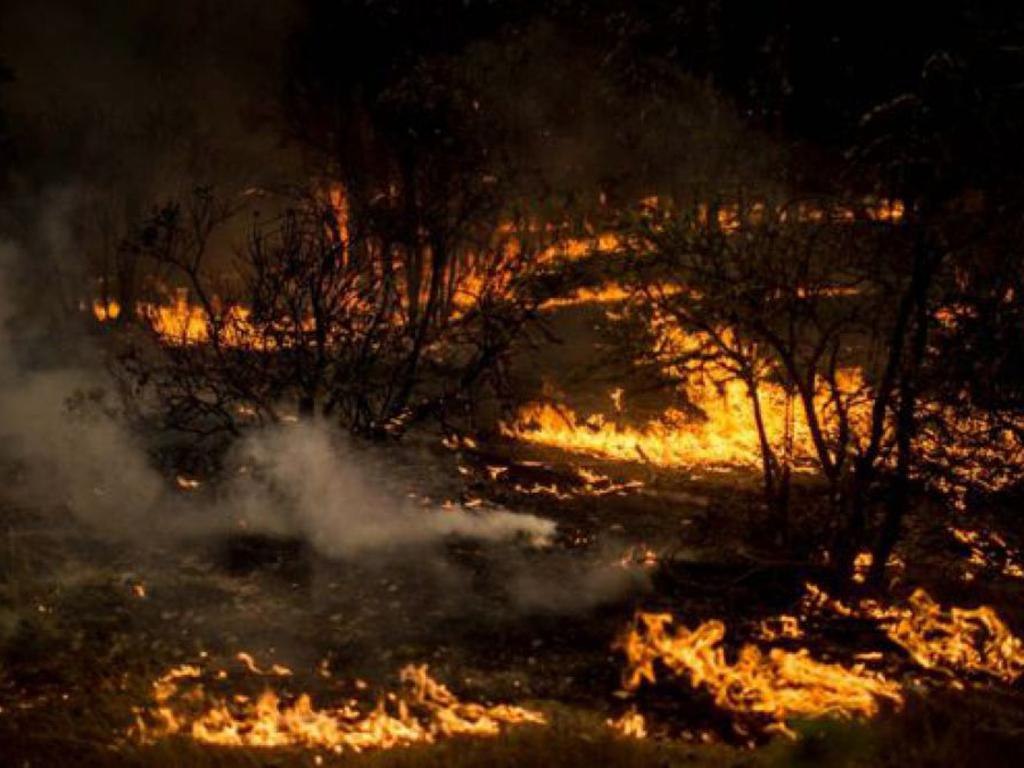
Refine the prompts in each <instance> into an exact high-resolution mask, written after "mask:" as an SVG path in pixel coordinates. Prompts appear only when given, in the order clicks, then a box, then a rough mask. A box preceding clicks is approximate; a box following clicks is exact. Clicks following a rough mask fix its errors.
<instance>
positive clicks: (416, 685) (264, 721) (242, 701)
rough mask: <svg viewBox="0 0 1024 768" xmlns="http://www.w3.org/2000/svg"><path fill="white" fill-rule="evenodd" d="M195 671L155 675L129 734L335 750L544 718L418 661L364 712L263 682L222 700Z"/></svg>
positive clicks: (485, 731)
mask: <svg viewBox="0 0 1024 768" xmlns="http://www.w3.org/2000/svg"><path fill="white" fill-rule="evenodd" d="M249 661H250V664H251V657H249ZM249 668H250V669H253V667H251V666H250V667H249ZM201 676H202V672H201V670H200V668H199V667H197V666H194V665H181V666H178V667H175V668H174V669H172V670H170V671H169V672H167V673H166V674H164V675H162V676H161V677H160V678H158V679H157V680H156V681H155V682H154V683H153V700H154V706H153V707H151V708H149V709H147V710H143V711H142V712H140V715H139V718H138V720H137V722H136V726H135V728H134V729H133V735H134V736H136V737H137V738H138V739H139V740H140V741H142V742H143V743H153V742H155V741H157V740H159V739H165V738H167V737H170V736H175V735H179V734H182V735H187V736H190V737H191V738H193V739H195V740H196V741H198V742H201V743H204V744H216V745H222V746H231V747H305V748H313V749H321V750H328V751H331V752H336V753H340V752H344V751H353V752H362V751H364V750H370V749H392V748H395V747H402V746H408V745H410V744H418V743H428V744H430V743H433V742H434V741H436V740H437V739H439V738H443V737H450V736H496V735H498V733H499V732H500V730H501V728H502V727H503V726H507V725H521V724H535V725H543V724H545V723H546V719H545V717H544V715H543V714H541V713H540V712H537V711H534V710H529V709H525V708H522V707H516V706H509V705H504V704H501V705H495V706H485V705H482V704H475V703H466V702H463V701H460V700H459V699H458V698H457V697H456V696H455V695H454V694H453V693H452V692H451V691H450V690H448V688H447V687H445V686H444V685H443V684H441V683H438V682H437V681H436V680H434V679H433V678H432V677H431V676H430V675H429V674H428V672H427V667H426V665H423V666H415V665H409V666H407V667H405V668H404V669H402V671H401V675H400V677H401V681H402V683H403V689H402V690H401V692H399V693H397V694H396V693H389V694H386V695H384V696H382V697H381V698H380V699H379V700H378V703H377V705H376V707H375V708H374V709H372V710H371V711H369V712H362V711H360V709H359V708H358V702H357V701H356V700H355V699H349V700H348V701H347V702H345V703H344V704H343V705H341V706H340V707H334V708H322V709H321V708H317V707H315V706H314V704H313V701H312V698H311V697H310V696H309V695H308V694H305V693H303V694H300V695H299V696H298V697H296V698H295V699H294V701H292V702H291V703H285V702H284V701H283V700H282V698H281V697H280V696H279V695H278V694H277V693H275V692H274V691H272V690H270V689H266V690H264V692H263V693H262V694H260V695H259V696H258V697H257V698H255V699H252V698H250V697H248V696H244V695H241V694H236V695H235V696H234V697H233V699H232V700H230V701H228V700H226V699H220V698H217V697H212V696H209V695H207V693H206V692H205V690H204V687H203V685H202V683H201V682H199V679H200V678H201ZM186 682H187V683H190V685H188V686H187V688H186V687H185V686H184V683H186Z"/></svg>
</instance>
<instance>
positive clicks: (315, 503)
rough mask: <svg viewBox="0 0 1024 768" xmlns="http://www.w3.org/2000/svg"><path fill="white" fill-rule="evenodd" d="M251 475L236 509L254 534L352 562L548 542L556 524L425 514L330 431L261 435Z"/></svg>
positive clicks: (480, 514) (379, 467)
mask: <svg viewBox="0 0 1024 768" xmlns="http://www.w3.org/2000/svg"><path fill="white" fill-rule="evenodd" d="M240 461H241V462H242V467H243V468H245V469H246V470H247V471H246V472H245V473H244V474H241V475H240V476H239V479H238V480H237V481H236V482H235V483H234V484H233V486H232V488H231V489H230V494H229V504H230V505H231V506H232V508H233V509H236V510H237V511H238V513H239V514H240V515H241V516H242V517H243V518H244V519H245V521H246V522H247V524H248V525H249V526H251V527H254V528H256V529H257V530H259V529H264V530H270V531H280V532H287V531H289V530H297V531H298V532H300V533H302V534H303V535H304V536H305V537H306V538H307V539H308V540H309V541H310V542H311V543H312V545H313V546H314V547H315V548H316V549H317V550H319V551H320V552H321V553H323V554H325V555H328V556H333V557H349V556H356V555H359V554H363V553H366V552H368V551H373V550H381V549H396V548H402V547H408V546H422V545H429V544H431V543H434V542H437V541H439V540H440V539H442V538H444V537H447V536H457V537H462V538H470V539H476V540H480V541H498V540H509V539H519V538H522V539H524V540H526V541H528V542H530V543H533V544H541V543H546V542H547V541H548V540H550V538H551V536H552V535H553V534H554V531H555V524H554V523H553V522H552V521H550V520H544V519H542V518H539V517H536V516H534V515H526V514H515V513H512V512H508V511H505V510H482V511H470V510H467V509H464V508H463V507H460V506H449V507H443V508H442V507H434V508H426V509H425V508H423V507H422V506H421V505H417V504H414V503H412V502H411V501H409V500H407V499H404V498H402V497H401V496H400V495H399V494H398V493H397V492H396V491H395V489H394V488H389V487H388V486H389V483H388V478H387V474H388V467H387V466H386V465H384V464H382V463H380V462H379V461H375V460H372V459H370V458H368V457H367V456H366V455H364V454H361V453H360V452H359V451H357V450H355V449H354V448H353V447H352V446H351V445H349V444H348V443H347V442H346V441H345V440H344V439H343V438H342V437H341V436H340V435H337V434H332V431H331V430H330V429H329V428H328V427H327V426H326V425H324V424H317V423H308V424H306V423H303V424H293V425H289V426H284V427H281V428H278V429H271V430H267V431H264V432H260V433H256V434H254V435H253V436H252V437H250V438H249V439H247V440H246V441H245V442H244V443H243V445H242V446H241V448H240Z"/></svg>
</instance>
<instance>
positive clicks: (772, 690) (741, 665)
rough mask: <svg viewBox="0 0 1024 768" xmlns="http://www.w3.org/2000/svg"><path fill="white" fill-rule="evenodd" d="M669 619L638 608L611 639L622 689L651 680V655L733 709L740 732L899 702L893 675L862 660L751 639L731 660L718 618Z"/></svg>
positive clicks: (780, 728)
mask: <svg viewBox="0 0 1024 768" xmlns="http://www.w3.org/2000/svg"><path fill="white" fill-rule="evenodd" d="M673 621H674V619H673V617H672V616H671V615H670V614H667V613H638V614H637V616H636V620H635V622H634V624H633V626H631V627H630V628H629V629H628V630H627V632H626V633H625V635H624V636H623V637H622V638H621V639H620V640H619V642H618V643H617V647H618V648H619V649H621V650H622V651H623V653H624V654H625V656H626V670H625V674H624V678H623V682H624V687H625V688H626V690H629V691H635V690H637V689H638V688H639V687H640V686H641V685H642V684H643V683H645V682H646V683H652V684H653V683H654V682H655V681H656V678H655V663H656V662H657V663H660V664H661V665H663V666H664V667H666V668H667V669H668V670H669V671H670V672H671V673H672V674H674V675H676V676H678V677H682V678H685V679H688V681H689V683H690V685H691V686H693V687H694V688H705V689H706V690H707V691H708V692H709V693H710V694H711V696H712V697H713V699H714V702H715V705H716V706H718V707H719V708H721V709H723V710H725V711H727V712H730V713H732V714H733V715H735V716H737V718H738V722H737V725H736V727H737V730H738V731H739V732H740V733H745V732H747V729H748V724H757V723H761V724H763V726H764V727H765V729H766V730H773V731H780V732H783V733H789V734H791V733H792V732H791V731H790V730H789V729H788V728H787V726H786V721H787V720H788V719H790V718H792V717H820V716H835V717H852V716H857V715H861V716H865V717H871V716H873V715H875V714H876V713H877V712H878V710H879V706H880V702H882V701H887V702H889V703H890V704H891V705H893V706H900V705H901V704H902V701H903V697H902V693H901V691H900V687H899V685H898V684H897V683H895V682H892V681H889V680H887V679H886V678H885V677H883V676H882V675H881V674H878V673H873V672H870V671H868V670H866V669H865V668H864V666H863V665H861V664H855V665H853V666H851V667H844V666H842V665H839V664H828V663H825V662H821V661H817V660H815V659H814V658H812V657H811V655H810V653H809V651H807V650H806V649H803V650H799V651H795V652H793V651H786V650H783V649H781V648H772V649H770V650H769V651H768V652H767V653H764V652H763V651H761V649H760V648H758V647H757V646H755V645H744V646H743V647H742V648H741V649H740V650H739V653H738V654H737V657H736V661H735V662H732V663H730V662H729V661H728V660H727V658H726V654H725V649H724V648H723V647H722V641H723V639H724V638H725V624H723V623H722V622H721V621H707V622H704V623H703V624H701V625H700V626H698V627H697V628H696V629H693V630H690V629H687V628H686V627H684V626H677V627H676V628H675V631H672V630H671V629H670V625H672V623H673Z"/></svg>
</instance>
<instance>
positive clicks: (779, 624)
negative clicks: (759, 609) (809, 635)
mask: <svg viewBox="0 0 1024 768" xmlns="http://www.w3.org/2000/svg"><path fill="white" fill-rule="evenodd" d="M757 630H758V632H757V633H758V636H759V637H760V638H761V639H762V640H768V641H772V640H799V639H800V638H801V637H803V636H804V631H803V630H802V629H801V628H800V620H799V619H798V618H797V617H796V616H788V615H786V614H783V615H781V616H773V617H771V618H768V619H764V620H763V621H762V622H761V623H760V624H759V625H758V628H757Z"/></svg>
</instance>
